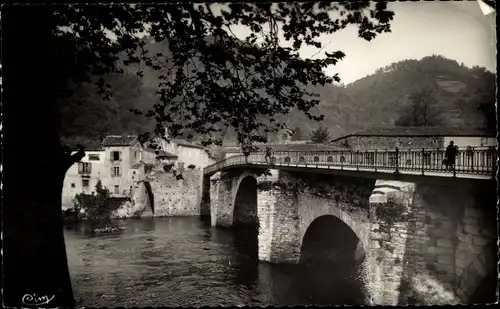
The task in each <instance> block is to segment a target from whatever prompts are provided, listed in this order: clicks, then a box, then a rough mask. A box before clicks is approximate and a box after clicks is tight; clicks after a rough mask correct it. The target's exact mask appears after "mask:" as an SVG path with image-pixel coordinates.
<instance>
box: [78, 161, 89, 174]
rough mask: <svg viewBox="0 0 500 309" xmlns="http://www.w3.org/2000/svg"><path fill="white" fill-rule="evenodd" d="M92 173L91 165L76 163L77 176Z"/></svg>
mask: <svg viewBox="0 0 500 309" xmlns="http://www.w3.org/2000/svg"><path fill="white" fill-rule="evenodd" d="M91 171H92V163H89V162H80V163H78V174H90V172H91Z"/></svg>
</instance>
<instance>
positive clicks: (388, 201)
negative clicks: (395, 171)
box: [368, 181, 496, 305]
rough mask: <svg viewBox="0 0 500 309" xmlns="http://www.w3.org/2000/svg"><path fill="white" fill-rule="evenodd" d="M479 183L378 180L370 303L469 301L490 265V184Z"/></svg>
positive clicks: (492, 227) (492, 228) (373, 215)
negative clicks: (458, 184)
mask: <svg viewBox="0 0 500 309" xmlns="http://www.w3.org/2000/svg"><path fill="white" fill-rule="evenodd" d="M483 186H484V185H483ZM484 187H486V188H485V189H480V187H479V186H478V187H477V188H474V187H464V188H456V187H446V186H428V185H424V184H414V183H403V182H389V181H377V184H376V186H375V190H374V193H373V194H372V196H371V198H370V200H371V209H370V211H371V221H372V230H371V234H370V235H371V239H370V242H371V248H373V249H372V250H370V251H369V253H368V256H369V258H368V259H369V260H370V265H369V267H371V270H370V271H369V273H370V274H371V275H372V278H371V280H370V281H369V285H370V288H371V290H372V295H374V299H373V302H374V303H379V304H397V303H399V304H426V305H442V304H457V303H467V302H468V301H469V299H470V296H471V294H472V293H473V292H474V290H475V289H476V288H477V287H478V286H479V284H480V282H481V280H482V279H483V278H484V277H486V276H487V275H488V274H489V273H491V272H494V271H495V270H496V267H495V260H496V257H495V254H494V252H495V251H494V250H491V245H492V244H494V242H495V239H496V238H495V228H496V226H495V224H496V222H495V219H494V218H495V215H494V214H495V213H494V211H493V212H492V210H494V209H495V203H494V201H495V195H494V188H493V187H492V188H487V187H488V186H484ZM457 189H458V190H457ZM488 209H489V211H488ZM384 213H386V214H385V216H386V218H383V216H384ZM391 213H392V214H391ZM398 291H400V292H398Z"/></svg>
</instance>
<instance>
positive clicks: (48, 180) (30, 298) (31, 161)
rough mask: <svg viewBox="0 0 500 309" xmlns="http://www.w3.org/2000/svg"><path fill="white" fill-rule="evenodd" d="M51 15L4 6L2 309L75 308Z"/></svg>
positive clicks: (40, 9)
mask: <svg viewBox="0 0 500 309" xmlns="http://www.w3.org/2000/svg"><path fill="white" fill-rule="evenodd" d="M50 16H51V11H50V10H49V7H47V6H42V5H40V6H36V5H30V6H8V5H5V6H3V7H2V18H3V22H2V32H3V47H4V49H3V70H4V72H3V85H4V119H3V120H4V125H3V128H4V152H3V154H4V160H3V162H4V165H3V166H4V179H3V181H4V183H3V184H4V212H3V218H4V221H3V258H4V261H3V263H4V269H3V271H4V282H3V283H4V284H3V296H4V305H6V306H8V307H14V306H15V307H18V306H19V307H27V306H29V305H31V306H33V305H36V306H37V307H43V306H46V307H55V306H58V307H63V306H64V307H74V306H75V303H74V298H73V291H72V287H71V280H70V275H69V271H68V264H67V257H66V247H65V242H64V234H63V221H62V209H61V193H62V185H63V180H64V175H65V172H66V170H67V168H68V167H69V166H70V164H69V161H68V156H67V155H66V154H65V153H64V152H63V150H62V148H61V145H60V142H59V138H58V123H59V121H58V117H57V111H56V101H55V97H54V91H53V85H52V84H53V81H54V76H51V74H52V71H51V66H50V48H52V46H51V35H52V33H51V31H52V26H51V20H50Z"/></svg>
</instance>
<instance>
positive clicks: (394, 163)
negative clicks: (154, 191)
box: [204, 147, 497, 178]
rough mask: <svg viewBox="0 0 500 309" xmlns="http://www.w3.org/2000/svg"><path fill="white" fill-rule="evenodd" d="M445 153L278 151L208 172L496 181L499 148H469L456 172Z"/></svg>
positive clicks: (233, 159)
mask: <svg viewBox="0 0 500 309" xmlns="http://www.w3.org/2000/svg"><path fill="white" fill-rule="evenodd" d="M445 151H446V150H445V149H425V148H424V149H398V148H396V149H393V150H390V149H385V150H379V149H370V150H321V151H275V152H272V154H271V160H269V159H268V160H267V161H266V158H265V153H264V152H255V153H251V154H250V155H249V156H248V157H245V156H244V155H242V154H241V155H236V156H233V157H229V158H226V159H224V160H222V161H219V162H217V163H215V164H212V165H209V166H207V167H205V168H204V173H205V174H212V173H215V172H217V171H219V170H221V169H224V168H227V167H230V166H235V165H249V164H250V165H266V166H269V165H278V166H295V167H316V168H328V169H337V170H351V171H373V172H380V173H396V174H414V175H416V174H418V175H428V176H443V175H449V176H456V175H460V176H465V177H467V176H468V175H470V177H471V178H475V177H474V176H482V177H480V178H485V177H484V176H489V177H491V178H495V175H496V160H497V150H496V148H495V147H489V148H485V147H481V148H468V149H466V150H461V151H459V152H458V154H457V157H456V161H455V168H450V167H447V166H446V165H445V164H444V162H443V160H444V159H445V158H446V156H445Z"/></svg>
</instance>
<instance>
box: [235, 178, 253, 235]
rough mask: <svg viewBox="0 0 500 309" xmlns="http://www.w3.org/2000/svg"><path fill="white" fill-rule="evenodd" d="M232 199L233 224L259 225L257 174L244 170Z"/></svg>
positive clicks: (236, 184) (236, 183)
mask: <svg viewBox="0 0 500 309" xmlns="http://www.w3.org/2000/svg"><path fill="white" fill-rule="evenodd" d="M234 188H235V189H234V191H233V197H232V198H233V200H232V217H233V220H232V225H233V226H253V227H257V226H258V222H259V221H258V216H257V175H256V174H255V173H252V172H243V173H242V174H241V175H240V176H239V177H238V179H237V180H236V182H235V185H234Z"/></svg>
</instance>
